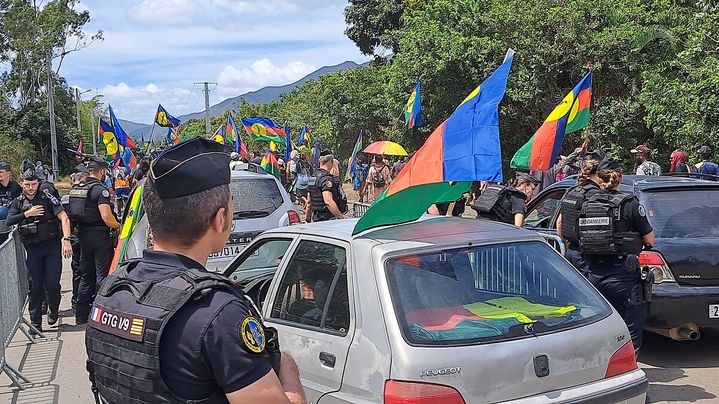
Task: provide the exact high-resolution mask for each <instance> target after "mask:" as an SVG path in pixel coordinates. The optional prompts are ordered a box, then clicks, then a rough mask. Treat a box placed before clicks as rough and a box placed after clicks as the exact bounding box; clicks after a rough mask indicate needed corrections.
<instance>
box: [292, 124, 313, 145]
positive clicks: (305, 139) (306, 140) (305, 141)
mask: <svg viewBox="0 0 719 404" xmlns="http://www.w3.org/2000/svg"><path fill="white" fill-rule="evenodd" d="M287 133H289V132H287ZM311 144H312V132H311V131H310V128H308V127H307V125H303V126H302V131H301V132H300V137H299V139H297V145H298V146H302V145H307V146H309V145H311Z"/></svg>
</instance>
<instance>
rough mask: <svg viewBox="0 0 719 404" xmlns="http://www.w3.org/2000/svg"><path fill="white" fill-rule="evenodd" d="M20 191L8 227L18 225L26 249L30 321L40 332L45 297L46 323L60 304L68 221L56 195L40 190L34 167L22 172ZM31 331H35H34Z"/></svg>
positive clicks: (69, 249) (68, 248) (67, 254)
mask: <svg viewBox="0 0 719 404" xmlns="http://www.w3.org/2000/svg"><path fill="white" fill-rule="evenodd" d="M22 189H23V192H22V194H21V195H20V196H19V197H17V198H16V199H15V200H14V201H13V202H12V204H11V205H10V210H9V212H8V216H7V225H8V226H14V225H17V226H18V229H17V231H18V234H19V235H20V239H21V240H22V243H23V245H24V246H25V250H26V251H27V258H26V264H27V271H28V276H29V279H30V281H31V284H32V286H31V287H30V299H29V303H28V305H29V311H30V322H31V323H32V325H33V326H34V327H35V328H36V329H37V330H38V331H42V316H43V314H45V313H44V310H43V309H42V302H43V300H45V299H46V300H47V305H48V313H47V323H48V324H49V325H54V324H55V323H56V322H57V319H58V308H59V306H60V274H61V273H62V257H63V256H64V257H65V258H70V256H71V255H72V247H71V245H70V220H69V219H68V217H67V214H66V213H65V210H64V209H63V207H62V203H60V199H59V198H58V196H57V194H53V193H52V192H51V191H50V190H49V189H48V188H45V189H44V190H41V189H40V180H39V179H38V177H37V174H36V173H35V170H34V169H29V170H27V171H25V172H24V173H23V174H22ZM33 332H34V330H33Z"/></svg>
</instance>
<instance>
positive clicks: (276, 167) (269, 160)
mask: <svg viewBox="0 0 719 404" xmlns="http://www.w3.org/2000/svg"><path fill="white" fill-rule="evenodd" d="M260 167H262V169H263V170H265V171H267V173H269V174H272V175H274V176H275V177H277V179H279V178H280V174H281V171H280V163H279V162H278V161H277V157H275V154H274V153H272V152H269V151H268V152H267V153H266V154H265V155H264V156H262V161H260Z"/></svg>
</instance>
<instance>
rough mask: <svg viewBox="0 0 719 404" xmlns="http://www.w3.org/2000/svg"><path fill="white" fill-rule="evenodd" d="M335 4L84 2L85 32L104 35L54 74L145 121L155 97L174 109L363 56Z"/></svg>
mask: <svg viewBox="0 0 719 404" xmlns="http://www.w3.org/2000/svg"><path fill="white" fill-rule="evenodd" d="M346 5H347V3H346V1H342V0H244V1H243V0H116V1H109V0H81V2H80V4H79V5H78V6H77V8H78V9H82V10H89V11H90V16H91V21H90V22H89V23H88V24H87V25H86V26H85V27H84V29H85V31H86V32H87V33H88V35H91V34H93V33H94V32H95V31H97V30H98V29H101V30H103V31H104V37H105V40H104V41H103V42H98V43H95V44H93V45H92V46H90V47H89V48H86V49H84V50H82V51H81V52H77V53H73V54H71V55H69V56H68V57H67V58H66V59H65V61H64V62H63V65H62V69H61V71H60V74H61V75H63V76H64V77H65V78H66V79H67V80H68V83H69V84H70V85H71V86H77V87H80V88H81V89H92V90H93V91H92V92H90V93H87V94H85V95H84V96H83V97H84V98H85V99H87V98H89V97H90V96H91V95H94V94H95V91H94V90H95V89H97V90H98V91H99V93H100V94H103V95H104V101H105V103H110V104H112V107H113V109H114V110H115V113H116V114H117V115H118V117H119V118H123V119H129V120H132V121H136V122H144V123H150V122H152V119H153V116H154V115H153V114H154V112H155V109H156V108H157V104H158V103H162V105H163V106H164V107H165V108H166V109H167V110H168V111H169V112H170V113H171V114H173V115H182V114H186V113H190V112H196V111H199V110H202V109H203V108H204V100H203V98H202V91H201V88H200V86H194V88H193V83H194V82H200V81H211V82H217V83H218V85H217V87H215V88H214V90H213V91H212V92H211V95H210V103H211V104H215V103H217V102H219V101H221V100H223V99H225V98H229V97H234V96H237V95H240V94H242V93H245V92H247V91H251V90H256V89H259V88H262V87H264V86H268V85H282V84H287V83H291V82H293V81H295V80H297V79H300V78H301V77H303V76H305V75H306V74H308V73H310V72H312V71H314V70H315V69H317V68H319V67H322V66H326V65H334V64H338V63H342V62H344V61H345V60H353V61H356V62H364V61H366V60H367V58H366V57H364V56H362V55H361V54H360V52H359V50H358V49H357V47H356V46H355V45H354V43H352V41H350V40H349V39H348V38H347V37H346V36H345V35H344V29H345V22H344V16H343V11H344V8H345V6H346Z"/></svg>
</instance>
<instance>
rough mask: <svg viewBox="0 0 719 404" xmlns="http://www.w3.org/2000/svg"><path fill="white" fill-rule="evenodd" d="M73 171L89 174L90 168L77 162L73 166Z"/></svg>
mask: <svg viewBox="0 0 719 404" xmlns="http://www.w3.org/2000/svg"><path fill="white" fill-rule="evenodd" d="M75 172H76V173H85V174H90V170H88V169H87V167H86V166H85V165H84V164H78V165H76V166H75Z"/></svg>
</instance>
